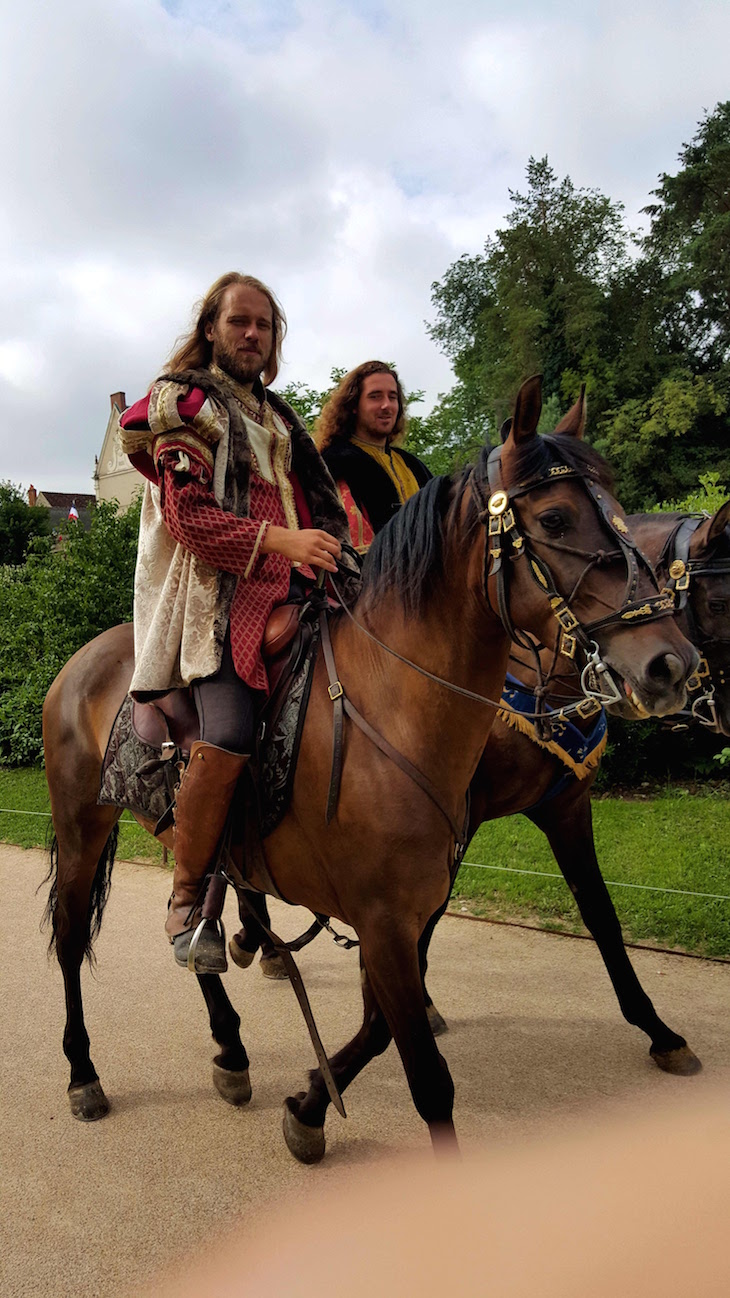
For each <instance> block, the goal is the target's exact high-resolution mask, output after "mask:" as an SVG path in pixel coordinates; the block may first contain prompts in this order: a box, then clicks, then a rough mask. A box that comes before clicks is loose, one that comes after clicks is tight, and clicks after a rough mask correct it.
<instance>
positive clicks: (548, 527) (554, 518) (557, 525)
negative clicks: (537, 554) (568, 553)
mask: <svg viewBox="0 0 730 1298" xmlns="http://www.w3.org/2000/svg"><path fill="white" fill-rule="evenodd" d="M540 525H541V527H543V528H544V529H545V531H546V532H547V534H548V536H560V533H561V532H564V531H565V529H566V527H567V525H568V524H567V520H566V519H565V518H564V517H563V515H562V514H561V512H560V510H559V509H549V510H548V511H547V513H546V514H541V515H540Z"/></svg>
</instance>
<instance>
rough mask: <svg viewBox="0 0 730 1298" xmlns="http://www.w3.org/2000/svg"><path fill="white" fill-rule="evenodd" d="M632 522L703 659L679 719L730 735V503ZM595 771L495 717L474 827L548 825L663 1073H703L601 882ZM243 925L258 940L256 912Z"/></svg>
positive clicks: (516, 662)
mask: <svg viewBox="0 0 730 1298" xmlns="http://www.w3.org/2000/svg"><path fill="white" fill-rule="evenodd" d="M628 523H629V525H630V528H631V533H632V535H633V536H634V538H635V539H636V540H637V541H638V542H639V544H640V545H641V547H642V549H643V551H644V553H645V554H646V556H647V558H648V559H649V560H650V561H651V562H652V563H653V564H654V566H655V569H656V572H657V575H658V577H659V578H660V582H661V581H664V582H669V583H671V584H673V585H676V583H677V581H678V582H679V583H680V602H681V606H680V607H679V608H678V610H677V613H676V614H675V616H676V619H677V623H678V625H679V627H680V630H681V631H682V633H683V634H684V635H686V636H687V637H688V639H690V640H691V641H692V643H693V644H694V645H695V648H696V649H697V650H698V651H699V652H700V655H701V659H700V667H699V668H698V670H697V672H696V673H695V675H694V676H693V678H691V680H690V682H689V689H688V693H689V698H690V704H691V711H688V712H686V713H682V714H681V715H680V718H679V720H680V722H681V724H685V725H686V724H694V725H701V726H704V727H706V728H709V729H712V730H714V731H715V732H716V733H718V734H721V735H725V736H730V501H726V503H725V504H724V505H723V506H722V507H721V508H720V509H719V510H717V512H716V513H715V514H714V515H712V516H711V517H706V516H705V517H703V516H699V515H696V514H695V515H693V514H679V513H666V512H665V513H652V514H633V515H629V518H628ZM680 565H681V568H682V569H683V571H681V570H680V567H679V566H680ZM670 572H671V573H672V574H673V575H672V576H670ZM682 592H683V595H684V598H683V599H682V598H681V594H682ZM541 657H542V660H543V669H544V673H545V676H546V677H548V678H549V680H550V689H551V693H550V694H548V702H549V703H550V704H551V705H552V706H553V707H558V706H559V703H560V700H563V701H564V700H565V698H566V697H568V698H570V697H575V698H579V697H580V694H579V677H578V674H577V672H576V671H575V670H570V668H569V665H568V668H569V669H568V671H567V672H566V671H564V672H562V673H555V672H554V671H551V669H552V661H551V659H552V654H549V653H548V651H547V650H543V653H542V655H541ZM509 671H510V674H511V676H513V677H515V678H516V679H518V680H519V681H520V683H521V684H522V685H524V686H525V687H526V690H527V691H528V693H529V692H531V691H533V690H534V689H535V687H536V685H537V678H536V675H535V671H534V667H533V664H532V662H531V661H530V660H529V658H527V657H526V656H525V655H524V654H521V652H520V650H519V649H518V647H517V646H513V647H512V649H511V651H510V660H509ZM609 711H610V713H611V714H612V715H616V714H617V713H618V714H619V715H622V714H623V715H624V716H626V717H628V718H631V717H635V716H636V709H635V708H634V707H632V705H631V704H630V703H628V701H623V700H622V703H621V704H616V705H613V706H612V707H611V708H609ZM573 724H574V725H575V726H576V727H577V728H578V729H579V730H581V731H582V732H584V733H586V734H587V733H589V732H590V730H591V728H592V727H593V726H594V724H595V715H592V716H590V717H587V718H585V719H583V718H581V717H580V715H575V716H574V717H573ZM599 771H600V759H599V760H598V761H597V762H596V764H595V765H594V766H593V768H592V769H590V770H588V772H587V773H586V774H585V775H583V778H578V776H576V775H575V774H573V773H572V772H571V771H570V770H569V769H568V768H567V767H566V766H565V765H564V764H563V763H562V761H561V760H560V758H558V757H557V756H555V755H553V753H551V752H550V751H549V750H548V749H547V748H545V747H542V746H540V745H539V744H538V743H537V742H536V741H535V739H534V737H533V736H531V735H529V734H527V733H524V731H521V730H519V729H516V728H515V727H514V726H513V725H510V724H509V723H508V721H507V720H505V719H503V717H502V716H501V715H498V716H497V718H496V720H495V722H494V725H493V727H492V730H491V733H490V736H489V742H488V744H487V746H486V748H485V750H484V753H483V754H482V757H481V759H480V761H479V764H478V766H477V769H476V772H475V775H474V779H473V780H472V783H471V789H470V795H471V796H470V808H469V829H468V835H469V838H471V837H473V835H474V834H475V833H476V831H477V829H478V828H479V827H480V825H483V824H486V823H488V822H489V821H492V820H499V819H501V818H502V817H504V816H512V815H517V814H522V815H524V816H526V817H527V818H528V819H529V820H530V821H531V822H532V823H533V825H535V826H536V827H537V828H538V829H540V830H542V832H543V833H544V834H545V836H546V837H547V839H548V841H549V843H550V847H551V849H552V852H553V855H554V857H555V860H556V862H557V864H558V866H559V867H560V871H561V873H562V875H563V878H564V879H565V881H566V883H567V885H568V887H569V888H570V891H571V893H572V894H573V897H574V898H575V902H576V905H577V907H578V910H579V912H580V916H581V919H582V920H583V923H584V924H585V927H586V928H587V929H588V931H589V933H590V934H591V936H592V937H593V939H594V941H595V942H596V945H597V947H598V949H599V951H600V954H601V957H602V959H603V962H604V965H605V967H606V971H607V973H608V976H609V978H610V980H611V984H612V986H613V988H614V991H615V993H616V997H617V1000H618V1003H619V1007H620V1009H621V1012H622V1014H623V1016H624V1018H625V1019H626V1021H627V1023H630V1024H632V1025H633V1026H635V1027H638V1028H639V1029H640V1030H641V1031H642V1032H644V1033H645V1034H646V1036H647V1037H648V1038H649V1041H650V1055H651V1058H652V1059H653V1060H654V1062H655V1063H656V1065H657V1066H658V1067H659V1068H660V1069H662V1071H664V1072H668V1073H673V1074H675V1075H678V1076H690V1075H692V1074H694V1073H696V1072H698V1071H699V1070H700V1068H701V1063H700V1061H699V1059H698V1058H697V1056H696V1055H695V1053H694V1051H693V1050H691V1049H690V1047H689V1046H688V1045H687V1042H686V1040H685V1038H684V1037H683V1036H681V1035H679V1034H678V1033H677V1032H675V1031H673V1029H672V1028H670V1027H669V1026H668V1025H667V1024H666V1023H665V1022H663V1020H662V1019H661V1018H660V1017H659V1015H658V1014H657V1012H656V1009H655V1008H654V1005H653V1004H652V1001H651V999H650V997H649V996H648V994H647V993H646V991H645V990H644V988H643V987H642V985H641V982H640V981H639V978H638V976H637V974H636V971H635V970H634V967H633V965H632V963H631V960H630V958H629V955H628V952H627V951H626V947H625V944H624V940H623V934H622V932H621V925H620V923H619V919H618V916H617V914H616V910H615V907H614V905H613V902H612V900H611V896H610V894H609V892H608V889H607V887H606V884H605V882H604V880H603V876H602V873H601V869H600V866H599V863H598V858H597V855H596V845H595V840H594V836H593V823H592V814H591V792H592V788H593V785H594V783H595V780H596V777H597V776H598V773H599ZM264 919H266V916H265V915H264ZM245 933H246V937H247V938H248V939H249V944H250V945H253V941H254V940H255V938H254V926H253V925H252V923H251V920H248V921H247V924H246V928H245ZM258 940H259V942H260V944H261V946H262V949H263V950H264V951H268V952H270V954H269V956H268V960H269V961H270V962H271V963H272V964H273V963H274V962H275V961H276V960H278V957H277V956H276V954H275V952H273V948H271V947H270V946H269V945H268V944H267V941H266V939H265V937H264V935H263V933H262V932H260V933H259V934H258ZM234 942H235V939H234ZM234 959H235V948H234ZM424 963H425V962H424ZM426 1005H427V1009H428V1013H429V1019H430V1021H431V1027H432V1028H433V1030H434V1032H435V1033H436V1034H437V1035H438V1034H439V1033H441V1032H444V1031H446V1030H447V1024H446V1022H445V1021H444V1019H443V1017H442V1015H441V1014H440V1013H439V1011H438V1010H437V1009H436V1007H435V1006H434V1004H433V1002H432V1000H431V997H430V995H429V994H428V991H426Z"/></svg>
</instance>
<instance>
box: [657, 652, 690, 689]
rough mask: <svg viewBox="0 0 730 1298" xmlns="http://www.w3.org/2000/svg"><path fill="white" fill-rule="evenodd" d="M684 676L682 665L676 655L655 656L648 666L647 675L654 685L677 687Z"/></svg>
mask: <svg viewBox="0 0 730 1298" xmlns="http://www.w3.org/2000/svg"><path fill="white" fill-rule="evenodd" d="M684 674H685V666H684V663H683V662H682V660H681V658H678V657H677V655H676V654H671V653H670V654H657V656H656V658H653V659H652V661H651V662H650V664H649V671H648V675H649V677H650V679H651V680H652V681H653V682H654V683H655V684H656V685H678V684H679V682H680V681H681V680H682V678H683V677H684Z"/></svg>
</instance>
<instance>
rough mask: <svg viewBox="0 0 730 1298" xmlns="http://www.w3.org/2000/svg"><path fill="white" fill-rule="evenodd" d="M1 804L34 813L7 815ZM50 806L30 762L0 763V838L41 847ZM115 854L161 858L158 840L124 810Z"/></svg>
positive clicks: (45, 787) (45, 788)
mask: <svg viewBox="0 0 730 1298" xmlns="http://www.w3.org/2000/svg"><path fill="white" fill-rule="evenodd" d="M3 807H5V808H11V809H12V810H13V812H14V813H18V812H31V813H34V814H30V815H18V814H12V815H10V814H9V813H8V811H3V810H1V808H3ZM50 810H51V806H50V800H49V797H48V785H47V784H46V777H45V772H44V771H42V770H39V769H38V768H37V767H34V766H26V767H20V768H13V769H10V768H3V767H0V842H2V843H17V844H18V845H19V846H20V847H45V846H46V842H47V835H48V834H50V833H51V829H50V824H51V818H50ZM38 813H40V814H38ZM117 856H118V858H119V860H126V861H134V860H142V861H155V862H158V863H160V862H161V861H162V846H161V844H160V843H158V842H157V841H156V840H155V839H154V838H152V837H151V835H150V834H148V833H147V831H146V830H144V829H142V827H141V825H138V824H137V823H136V821H134V820H132V818H131V816H130V814H129V812H128V811H125V812H124V813H123V816H122V821H121V824H120V829H119V848H118V850H117Z"/></svg>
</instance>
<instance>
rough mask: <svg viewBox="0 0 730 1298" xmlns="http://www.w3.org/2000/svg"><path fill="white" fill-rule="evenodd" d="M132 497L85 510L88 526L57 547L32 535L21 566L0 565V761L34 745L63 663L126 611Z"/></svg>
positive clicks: (32, 754) (133, 535) (35, 752)
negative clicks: (124, 505) (120, 505)
mask: <svg viewBox="0 0 730 1298" xmlns="http://www.w3.org/2000/svg"><path fill="white" fill-rule="evenodd" d="M138 531H139V503H137V504H135V505H132V506H131V507H130V508H129V509H128V510H127V511H126V513H124V514H119V513H117V504H116V501H103V502H101V503H100V504H98V505H97V506H96V508H95V509H94V510H93V511H92V516H91V526H90V529H89V531H88V532H86V531H84V530H83V528H76V527H75V528H73V529H69V535H68V537H67V538H66V539H65V541H64V543H63V545H62V547H61V548H59V549H54V548H53V545H52V542H51V540H50V539H41V540H37V541H36V542H35V543H34V545H33V547H32V548H31V552H30V554H29V556H28V559H27V561H26V563H25V564H24V565H23V566H22V567H17V568H9V567H6V568H3V569H1V570H0V763H4V764H9V765H21V764H23V763H26V762H34V761H37V760H38V759H39V757H40V756H41V752H42V740H41V709H42V706H43V699H44V698H45V695H46V693H47V691H48V688H49V686H50V685H51V682H52V681H53V679H54V677H55V676H56V675H57V674H58V672H59V671H60V669H61V667H63V665H64V663H65V662H66V661H67V660H68V659H69V658H70V657H71V655H72V654H74V653H75V652H76V650H77V649H80V648H81V647H82V645H84V644H86V643H87V642H88V641H89V640H93V638H94V636H97V635H99V634H100V632H102V631H105V630H106V629H107V628H108V627H110V626H115V625H116V624H117V623H119V622H128V621H130V620H131V617H132V595H133V585H134V567H135V562H136V556H137V534H138Z"/></svg>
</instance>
